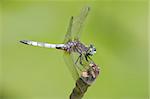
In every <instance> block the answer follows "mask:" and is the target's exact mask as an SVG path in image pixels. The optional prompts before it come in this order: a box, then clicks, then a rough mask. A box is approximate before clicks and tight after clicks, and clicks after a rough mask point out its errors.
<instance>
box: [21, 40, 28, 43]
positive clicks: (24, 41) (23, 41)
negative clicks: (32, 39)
mask: <svg viewBox="0 0 150 99" xmlns="http://www.w3.org/2000/svg"><path fill="white" fill-rule="evenodd" d="M20 42H21V43H23V44H28V41H27V40H21V41H20Z"/></svg>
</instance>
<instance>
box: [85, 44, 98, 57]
mask: <svg viewBox="0 0 150 99" xmlns="http://www.w3.org/2000/svg"><path fill="white" fill-rule="evenodd" d="M87 53H88V54H89V55H91V56H92V55H94V54H95V53H96V48H95V47H94V46H93V45H92V44H90V46H89V50H88V52H87Z"/></svg>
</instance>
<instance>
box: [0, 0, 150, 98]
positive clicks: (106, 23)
mask: <svg viewBox="0 0 150 99" xmlns="http://www.w3.org/2000/svg"><path fill="white" fill-rule="evenodd" d="M0 3H1V48H0V50H1V55H0V56H1V57H0V60H1V62H0V63H1V69H0V70H1V71H0V99H68V97H69V95H70V93H71V91H72V89H73V87H74V85H75V81H74V80H73V79H72V76H71V74H70V72H69V70H68V68H67V66H66V64H65V62H64V60H63V52H62V51H59V50H55V49H44V48H38V47H31V46H26V45H23V44H21V43H19V40H23V39H28V40H35V41H43V42H50V43H62V41H63V39H64V35H65V33H66V30H67V26H68V23H69V18H70V16H72V15H74V16H76V15H78V14H79V13H80V11H81V8H82V7H84V6H85V5H89V6H90V7H91V11H90V13H89V15H88V18H87V20H86V23H85V25H84V28H83V31H82V37H81V41H83V42H84V43H85V44H87V45H88V44H90V43H93V44H94V45H95V47H96V48H97V53H96V54H95V55H94V56H93V60H94V61H95V63H96V64H98V65H99V66H100V69H101V72H100V76H99V77H98V78H97V80H96V82H95V83H94V84H93V85H92V86H91V87H90V88H89V89H88V91H87V93H86V94H85V96H84V99H148V1H147V0H105V1H102V0H99V1H98V0H91V1H90V0H89V1H85V0H82V1H76V2H75V1H48V0H43V1H42V0H27V1H25V0H21V1H18V0H9V1H8V0H5V1H4V0H3V1H1V2H0Z"/></svg>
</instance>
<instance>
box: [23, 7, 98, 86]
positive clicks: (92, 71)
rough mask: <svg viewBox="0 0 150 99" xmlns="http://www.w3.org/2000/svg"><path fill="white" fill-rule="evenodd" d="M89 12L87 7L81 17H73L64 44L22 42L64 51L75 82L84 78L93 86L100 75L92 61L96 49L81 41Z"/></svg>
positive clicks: (82, 11)
mask: <svg viewBox="0 0 150 99" xmlns="http://www.w3.org/2000/svg"><path fill="white" fill-rule="evenodd" d="M89 11H90V7H89V6H86V7H84V8H83V9H82V10H81V13H80V14H79V16H76V17H74V16H71V18H70V21H69V26H68V28H67V33H66V35H65V39H64V42H63V43H62V44H51V43H44V42H37V41H32V40H21V41H20V42H21V43H23V44H26V45H32V46H38V47H44V48H54V49H59V50H63V51H64V55H63V56H64V60H65V62H66V64H67V66H68V68H69V70H70V72H71V74H72V77H73V78H74V79H75V80H77V79H79V78H82V79H83V80H84V81H85V83H87V84H91V82H93V80H95V78H96V77H97V76H98V74H99V68H98V66H97V65H96V64H95V63H94V61H93V60H92V59H91V56H93V55H94V54H95V53H96V48H95V47H94V46H93V45H92V44H90V45H89V46H87V45H85V44H83V43H82V42H81V41H80V35H81V30H82V27H83V25H84V23H85V20H86V18H87V16H88V14H89Z"/></svg>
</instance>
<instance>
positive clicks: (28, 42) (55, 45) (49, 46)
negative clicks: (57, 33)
mask: <svg viewBox="0 0 150 99" xmlns="http://www.w3.org/2000/svg"><path fill="white" fill-rule="evenodd" d="M20 42H21V43H23V44H27V45H32V46H39V47H45V48H57V49H62V48H64V46H65V44H49V43H44V42H36V41H30V40H21V41H20Z"/></svg>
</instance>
